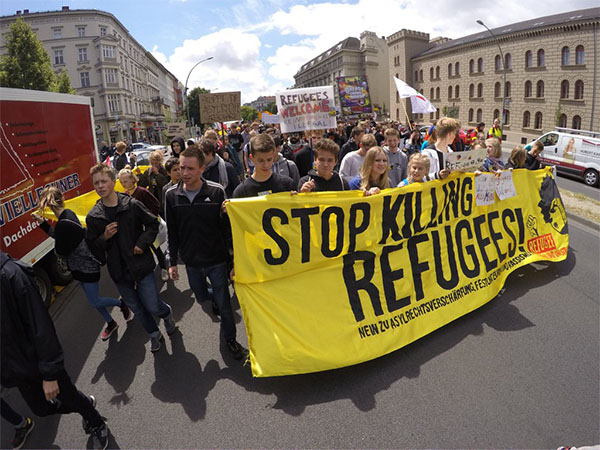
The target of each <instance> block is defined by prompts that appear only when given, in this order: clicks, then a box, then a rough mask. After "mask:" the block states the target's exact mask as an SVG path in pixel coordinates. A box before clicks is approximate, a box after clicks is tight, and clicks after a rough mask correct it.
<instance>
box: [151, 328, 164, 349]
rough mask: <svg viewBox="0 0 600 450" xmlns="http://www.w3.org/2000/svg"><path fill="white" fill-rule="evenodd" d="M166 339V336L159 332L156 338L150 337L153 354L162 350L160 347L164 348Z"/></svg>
mask: <svg viewBox="0 0 600 450" xmlns="http://www.w3.org/2000/svg"><path fill="white" fill-rule="evenodd" d="M163 339H164V336H163V335H162V333H161V332H160V331H159V334H158V336H156V337H154V336H150V351H151V352H152V353H155V352H157V351H159V350H160V347H161V346H162V342H161V341H162V340H163Z"/></svg>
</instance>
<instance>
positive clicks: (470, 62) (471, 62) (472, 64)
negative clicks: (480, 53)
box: [469, 59, 475, 73]
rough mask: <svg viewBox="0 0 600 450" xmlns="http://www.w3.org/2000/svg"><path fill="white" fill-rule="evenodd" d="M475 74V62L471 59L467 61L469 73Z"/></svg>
mask: <svg viewBox="0 0 600 450" xmlns="http://www.w3.org/2000/svg"><path fill="white" fill-rule="evenodd" d="M473 72H475V61H473V60H472V59H471V60H470V61H469V73H473Z"/></svg>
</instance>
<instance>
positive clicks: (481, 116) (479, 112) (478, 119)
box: [477, 108, 483, 123]
mask: <svg viewBox="0 0 600 450" xmlns="http://www.w3.org/2000/svg"><path fill="white" fill-rule="evenodd" d="M482 121H483V111H482V110H481V108H477V123H479V122H482Z"/></svg>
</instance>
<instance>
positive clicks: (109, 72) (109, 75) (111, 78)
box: [104, 69, 117, 84]
mask: <svg viewBox="0 0 600 450" xmlns="http://www.w3.org/2000/svg"><path fill="white" fill-rule="evenodd" d="M104 70H105V73H106V82H107V83H113V84H114V83H116V82H117V69H104Z"/></svg>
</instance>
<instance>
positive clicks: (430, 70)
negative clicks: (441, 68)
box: [429, 67, 433, 80]
mask: <svg viewBox="0 0 600 450" xmlns="http://www.w3.org/2000/svg"><path fill="white" fill-rule="evenodd" d="M429 80H433V67H430V68H429Z"/></svg>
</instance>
